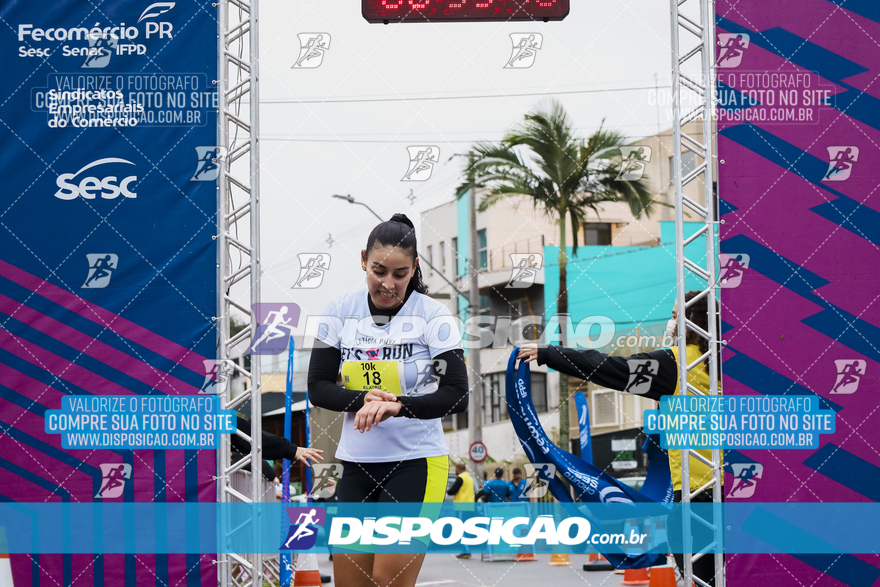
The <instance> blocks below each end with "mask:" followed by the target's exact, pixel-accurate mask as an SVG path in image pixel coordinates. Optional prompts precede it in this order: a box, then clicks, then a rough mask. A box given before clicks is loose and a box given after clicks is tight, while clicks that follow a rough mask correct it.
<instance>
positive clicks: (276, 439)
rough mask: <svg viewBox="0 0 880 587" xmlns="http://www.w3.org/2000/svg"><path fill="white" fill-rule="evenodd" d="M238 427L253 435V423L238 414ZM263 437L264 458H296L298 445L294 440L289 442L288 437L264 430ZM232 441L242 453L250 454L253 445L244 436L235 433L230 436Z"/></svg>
mask: <svg viewBox="0 0 880 587" xmlns="http://www.w3.org/2000/svg"><path fill="white" fill-rule="evenodd" d="M237 426H238V429H239V430H241V431H242V432H244V433H245V434H247V435H248V436H250V435H251V423H250V422H248V421H247V420H245V419H244V418H242V417H241V416H238V424H237ZM262 439H263V458H264V459H268V460H270V461H275V460H278V459H287V460H288V461H294V460H296V449H297V446H296V445H295V444H293V443H292V442H288V440H287V439H286V438H283V437H281V436H275V435H274V434H271V433H269V432H266V431H263V433H262ZM230 441H231V442H232V446H234V447H235V450H237V451H238V452H240V453H242V454H250V452H251V445H250V443H249V442H245V440H244V438H242V437H240V436H239V435H238V434H233V435H232V437H231V438H230Z"/></svg>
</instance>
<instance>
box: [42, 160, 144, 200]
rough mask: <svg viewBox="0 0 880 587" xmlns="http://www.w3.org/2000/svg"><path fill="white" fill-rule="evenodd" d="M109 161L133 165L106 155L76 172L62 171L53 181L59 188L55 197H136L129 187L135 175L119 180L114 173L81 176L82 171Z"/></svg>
mask: <svg viewBox="0 0 880 587" xmlns="http://www.w3.org/2000/svg"><path fill="white" fill-rule="evenodd" d="M110 163H125V164H126V165H134V163H132V162H131V161H126V160H125V159H119V158H117V157H107V158H105V159H98V160H97V161H93V162H91V163H89V164H88V165H86V166H85V167H83V168H82V169H80V170H79V171H77V172H76V173H62V174H61V175H59V176H58V179H57V180H56V182H55V183H56V184H57V185H58V188H59V189H58V191H57V192H55V197H56V198H58V199H59V200H75V199H76V198H78V197H80V196H82V197H83V198H85V199H86V200H94V199H95V198H96V197H97V196H98V195H100V196H101V198H103V199H105V200H113V199H115V198H117V197H119V195H120V194H122V195H123V196H125V197H126V198H136V197H137V194H136V193H135V192H133V191H131V188H130V187H129V186H131V184H132V183H133V182H136V181H137V176H136V175H129V176H128V177H124V178H122V179H121V180H120V179H119V178H118V176H116V175H106V176H104V177H101V178H99V177H97V176H94V175H88V176H83V173H84V172H85V171H88V170H89V169H92V168H94V167H98V166H99V165H105V164H110ZM93 173H94V172H93Z"/></svg>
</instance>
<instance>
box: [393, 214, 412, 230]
mask: <svg viewBox="0 0 880 587" xmlns="http://www.w3.org/2000/svg"><path fill="white" fill-rule="evenodd" d="M389 222H400V223H401V224H406V225H407V226H409V227H410V228H412V229H413V230H415V229H416V227H415V226H413V223H412V220H410V219H409V218H407V217H406V214H395V215H394V216H392V217H391V220H389Z"/></svg>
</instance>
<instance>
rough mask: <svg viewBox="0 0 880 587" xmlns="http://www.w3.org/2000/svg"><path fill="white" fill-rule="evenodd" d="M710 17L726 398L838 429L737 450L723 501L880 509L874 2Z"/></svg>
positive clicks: (855, 557)
mask: <svg viewBox="0 0 880 587" xmlns="http://www.w3.org/2000/svg"><path fill="white" fill-rule="evenodd" d="M716 11H717V31H716V32H717V40H718V46H717V55H718V60H717V68H718V69H717V73H718V92H719V93H718V95H719V101H720V104H719V108H718V111H717V113H718V159H719V166H718V169H719V179H718V192H719V196H720V198H721V210H720V214H721V218H722V219H723V221H724V224H723V225H722V226H721V239H722V240H721V251H722V253H724V255H726V258H727V259H730V258H734V259H736V260H737V261H738V263H739V267H740V268H741V279H736V280H734V281H733V282H731V283H729V284H727V285H726V286H724V285H723V286H722V287H723V288H724V289H721V300H722V318H723V320H724V323H723V325H722V326H723V330H724V334H723V338H724V339H725V340H726V341H727V345H726V346H725V348H724V351H723V357H722V358H723V373H724V394H725V395H755V394H763V395H808V394H810V395H817V396H818V397H819V402H820V406H821V407H822V408H824V409H831V410H834V412H836V422H837V428H836V431H835V432H834V433H833V434H829V435H822V437H821V441H820V443H819V447H818V449H810V450H775V451H774V450H741V451H728V454H727V457H726V462H725V465H726V467H725V468H726V471H727V475H726V479H725V493H726V498H727V500H728V503H730V502H732V501H734V500H736V501H746V500H750V501H755V502H782V503H798V502H813V503H819V502H822V503H829V502H832V503H833V502H857V503H862V502H875V501H880V450H878V449H880V436H878V433H877V432H878V416H880V413H878V407H880V401H878V396H877V391H878V380H880V304H878V303H877V299H878V297H880V273H878V270H877V269H878V267H880V195H878V194H877V191H878V188H880V181H878V175H877V173H878V172H877V170H878V169H880V43H878V42H877V39H880V4H878V3H877V2H874V1H871V0H808V1H803V2H788V3H778V2H766V1H763V0H762V1H758V0H738V1H731V0H719V2H718V3H717V7H716ZM743 473H747V476H748V481H747V482H740V480H741V479H742V478H743ZM847 522H848V521H847V520H846V519H845V517H842V518H841V519H840V520H839V523H840V524H841V525H846V524H847ZM762 527H764V526H761V525H757V524H756V525H754V526H753V528H754V539H755V540H756V541H762V542H761V544H763V543H764V542H766V543H767V546H768V547H772V544H773V537H772V535H771V534H770V533H768V534H767V535H763V534H762V530H761V528H762ZM817 538H818V539H821V537H817ZM829 552H831V550H829ZM878 579H880V555H877V554H872V555H864V554H803V555H798V554H728V555H727V580H728V584H729V585H736V586H737V587H748V586H751V585H755V586H757V585H767V584H773V585H785V586H790V587H801V586H803V587H806V586H810V587H824V586H838V585H848V586H850V587H868V586H870V585H873V584H875V583H876V582H877V581H878Z"/></svg>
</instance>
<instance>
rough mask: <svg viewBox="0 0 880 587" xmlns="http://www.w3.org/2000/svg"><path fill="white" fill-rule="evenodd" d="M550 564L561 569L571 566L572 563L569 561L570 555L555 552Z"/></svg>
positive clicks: (551, 556)
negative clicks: (564, 566)
mask: <svg viewBox="0 0 880 587" xmlns="http://www.w3.org/2000/svg"><path fill="white" fill-rule="evenodd" d="M550 564H551V565H552V566H554V567H561V566H563V565H570V564H571V561H570V560H568V554H566V553H564V552H554V553H552V554H551V555H550Z"/></svg>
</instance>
